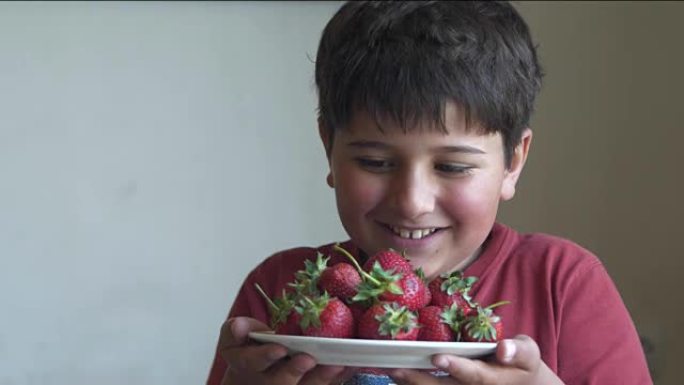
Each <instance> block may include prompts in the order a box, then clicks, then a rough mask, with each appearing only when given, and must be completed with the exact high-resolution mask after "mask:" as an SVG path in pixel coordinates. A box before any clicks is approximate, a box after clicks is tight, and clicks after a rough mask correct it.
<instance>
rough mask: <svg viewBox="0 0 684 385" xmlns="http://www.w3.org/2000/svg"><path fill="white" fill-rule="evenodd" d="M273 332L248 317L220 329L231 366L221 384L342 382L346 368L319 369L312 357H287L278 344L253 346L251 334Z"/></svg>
mask: <svg viewBox="0 0 684 385" xmlns="http://www.w3.org/2000/svg"><path fill="white" fill-rule="evenodd" d="M266 330H270V329H269V328H268V326H266V325H264V324H263V323H261V322H259V321H257V320H255V319H252V318H247V317H237V318H231V319H229V320H227V321H226V322H225V323H224V324H223V326H222V327H221V336H220V337H219V353H220V354H221V357H222V358H223V359H224V360H225V361H226V363H227V364H228V369H227V370H226V373H225V375H224V377H223V381H222V382H221V385H238V384H250V385H267V384H278V385H295V384H299V385H328V384H338V383H340V382H341V381H342V377H341V376H343V373H342V372H343V369H344V368H343V367H338V366H334V367H333V366H316V361H315V360H314V358H313V357H311V356H309V355H307V354H298V355H295V356H293V357H291V358H288V357H287V350H286V349H285V347H283V346H282V345H279V344H263V345H259V344H252V343H251V342H250V341H249V337H248V333H249V332H251V331H266Z"/></svg>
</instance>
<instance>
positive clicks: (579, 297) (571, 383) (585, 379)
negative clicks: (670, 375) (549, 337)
mask: <svg viewBox="0 0 684 385" xmlns="http://www.w3.org/2000/svg"><path fill="white" fill-rule="evenodd" d="M560 301H561V307H560V309H561V311H562V312H563V314H561V315H560V317H559V319H560V320H561V323H560V325H559V330H558V332H559V344H558V374H559V377H560V378H561V379H562V380H563V381H564V382H565V383H566V384H567V385H605V384H622V385H645V384H652V383H653V382H652V380H651V378H650V374H649V371H648V366H647V365H646V359H645V356H644V353H643V349H642V348H641V343H640V341H639V336H638V334H637V331H636V328H635V326H634V323H633V322H632V319H631V317H630V315H629V312H628V311H627V308H626V307H625V305H624V303H623V302H622V298H621V297H620V294H619V293H618V291H617V288H616V287H615V284H614V283H613V281H612V280H611V278H610V276H609V275H608V273H607V271H606V270H605V267H604V266H603V265H602V264H601V263H600V261H598V260H596V261H595V262H594V263H593V264H590V265H588V266H587V267H586V268H584V269H579V270H577V271H576V272H575V274H574V276H573V277H572V278H571V279H570V280H569V281H568V284H567V286H566V289H565V291H564V293H562V294H561V299H560Z"/></svg>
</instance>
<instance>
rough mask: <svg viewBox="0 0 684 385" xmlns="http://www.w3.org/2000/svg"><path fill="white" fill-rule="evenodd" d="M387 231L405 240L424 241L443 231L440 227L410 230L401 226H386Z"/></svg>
mask: <svg viewBox="0 0 684 385" xmlns="http://www.w3.org/2000/svg"><path fill="white" fill-rule="evenodd" d="M385 227H386V228H387V229H389V230H390V231H391V232H393V233H394V234H395V235H397V236H399V237H401V238H403V239H416V240H417V239H423V238H426V237H429V236H430V235H432V234H434V233H435V232H437V231H439V230H441V228H439V227H427V228H422V229H408V228H404V227H399V226H391V225H387V224H386V225H385Z"/></svg>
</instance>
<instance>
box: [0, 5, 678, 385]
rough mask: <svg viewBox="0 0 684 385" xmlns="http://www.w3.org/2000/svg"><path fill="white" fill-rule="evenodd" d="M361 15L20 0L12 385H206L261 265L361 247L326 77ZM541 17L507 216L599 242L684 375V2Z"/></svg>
mask: <svg viewBox="0 0 684 385" xmlns="http://www.w3.org/2000/svg"><path fill="white" fill-rule="evenodd" d="M338 6H339V3H336V2H330V3H309V2H306V3H304V2H302V3H285V4H283V3H185V2H159V3H156V2H155V3H133V2H125V3H95V2H93V3H61V4H53V3H0V90H1V91H2V92H0V183H1V184H0V186H1V188H0V385H9V384H12V385H19V384H21V385H24V384H58V385H62V384H65V385H66V384H91V383H97V384H104V385H106V384H141V385H142V384H145V385H149V384H159V385H161V384H164V385H168V384H192V383H202V382H203V381H204V379H205V376H206V373H207V369H208V365H209V360H210V359H211V356H212V354H213V349H214V344H215V340H216V337H217V333H218V327H219V326H220V323H221V321H222V320H223V318H224V317H225V315H226V312H227V310H228V307H229V306H230V303H231V302H232V300H233V296H234V293H235V291H236V289H237V288H238V286H239V285H240V283H241V280H242V278H243V277H244V276H245V274H246V273H247V272H248V270H249V269H251V268H252V267H253V266H254V265H255V264H256V263H257V262H258V261H259V260H261V259H262V258H264V257H265V256H267V255H268V254H270V253H271V252H273V251H275V250H278V249H282V248H285V247H290V246H295V245H302V244H320V243H323V242H328V241H333V240H340V239H343V238H344V233H343V231H342V229H341V227H340V226H339V224H338V222H337V215H336V211H335V208H334V200H333V195H332V191H331V190H329V189H328V188H327V187H326V185H325V183H324V178H325V172H326V167H325V157H324V153H323V150H322V148H321V147H320V145H319V143H318V138H317V134H316V125H315V105H316V103H315V91H314V87H313V79H312V71H313V64H312V59H313V57H314V56H315V49H316V43H317V41H318V38H319V36H320V31H321V29H322V28H323V26H324V24H325V22H326V21H327V20H328V18H329V17H330V16H331V15H332V13H333V12H334V11H335V10H336V9H337V7H338ZM518 7H519V9H520V10H521V12H522V13H523V15H524V16H525V17H526V18H527V20H528V22H529V23H530V26H531V28H532V31H533V34H534V36H535V38H536V40H537V41H538V42H539V44H540V54H541V58H542V60H543V62H544V64H545V67H546V70H547V73H548V75H547V77H546V84H545V87H544V90H543V92H542V94H541V96H540V99H539V106H538V113H537V115H536V116H535V118H534V121H533V129H534V132H535V137H534V141H533V145H532V152H531V156H530V159H529V163H528V166H527V169H526V170H525V172H524V174H523V177H522V180H521V184H520V186H519V190H518V196H517V197H516V199H514V200H513V201H512V202H510V203H507V204H505V205H504V206H503V207H502V212H501V220H502V221H504V222H506V223H509V224H511V225H514V226H515V227H518V228H520V229H521V230H529V231H545V232H550V233H553V234H558V235H562V236H566V237H569V238H572V239H573V240H576V241H577V242H579V243H581V244H583V245H585V246H587V247H589V248H590V249H592V250H594V251H595V252H596V253H597V254H598V255H599V257H601V259H602V260H603V261H604V262H605V263H606V266H607V267H608V269H609V272H610V273H611V275H612V276H613V278H614V279H615V281H616V284H617V285H618V286H619V288H620V290H621V292H622V294H623V298H624V299H625V303H626V304H627V305H628V307H629V309H630V311H631V312H632V314H633V316H634V319H635V321H636V323H637V326H638V328H639V331H640V332H641V334H642V335H644V337H645V338H647V339H648V340H649V343H650V344H652V345H653V347H654V348H653V350H652V351H651V353H650V358H651V360H652V361H651V363H652V366H653V368H654V370H655V371H656V379H657V383H658V384H671V385H674V384H678V383H679V382H680V381H679V375H678V373H677V372H676V367H677V366H676V365H677V363H676V359H677V357H681V356H683V355H684V352H683V351H682V346H684V343H682V342H683V341H682V340H681V333H679V332H678V329H677V328H678V325H681V324H683V323H684V317H683V315H682V311H681V310H680V309H679V306H677V305H678V304H679V303H680V302H681V296H680V295H678V294H674V293H681V292H682V284H681V281H680V280H679V279H678V273H679V272H680V271H682V267H684V266H683V263H684V250H683V249H682V245H681V243H680V242H677V240H678V235H679V234H680V233H681V229H682V226H681V223H679V221H678V220H679V219H680V218H682V217H683V215H682V214H684V212H682V206H681V204H679V199H681V197H682V196H684V186H683V184H682V181H681V175H682V173H681V170H680V168H681V167H680V165H682V164H684V156H683V155H682V152H681V151H680V150H679V147H680V146H681V143H682V142H683V139H684V137H682V135H683V134H682V133H683V131H682V124H681V119H680V118H679V113H680V110H681V107H680V104H681V100H682V98H681V94H680V93H681V92H680V90H681V89H683V88H684V75H682V73H681V68H684V55H683V53H682V48H681V46H682V45H681V43H680V40H681V39H680V37H681V36H684V27H683V26H682V23H681V22H680V20H681V18H682V16H684V5H683V4H682V3H661V2H644V3H638V2H634V3H619V2H618V3H608V2H606V3H600V2H596V3H594V2H579V3H573V2H521V3H518ZM597 316H600V315H597Z"/></svg>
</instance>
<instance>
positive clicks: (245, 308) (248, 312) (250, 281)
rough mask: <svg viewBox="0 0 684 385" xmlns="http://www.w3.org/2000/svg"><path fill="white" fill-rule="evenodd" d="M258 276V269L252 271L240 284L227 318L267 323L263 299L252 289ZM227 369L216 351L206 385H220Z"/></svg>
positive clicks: (266, 312)
mask: <svg viewBox="0 0 684 385" xmlns="http://www.w3.org/2000/svg"><path fill="white" fill-rule="evenodd" d="M258 274H259V269H256V270H254V271H252V272H251V273H250V274H249V275H248V276H247V278H246V279H245V281H244V282H243V283H242V286H241V287H240V291H238V294H237V297H236V298H235V301H234V302H233V306H232V307H231V309H230V312H229V314H228V318H232V317H250V318H255V319H258V320H259V321H261V322H263V323H268V310H267V309H266V308H265V307H264V306H263V299H262V298H261V297H259V294H258V293H257V291H256V290H255V289H254V283H255V282H256V281H257V278H256V276H257V275H258ZM217 345H218V344H217ZM217 349H218V346H217ZM227 368H228V366H227V365H226V362H225V361H224V360H223V358H221V356H220V355H219V353H218V350H216V352H215V353H214V360H213V362H212V364H211V369H210V370H209V377H208V378H207V385H220V384H221V380H222V379H223V375H224V373H225V372H226V369H227Z"/></svg>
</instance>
